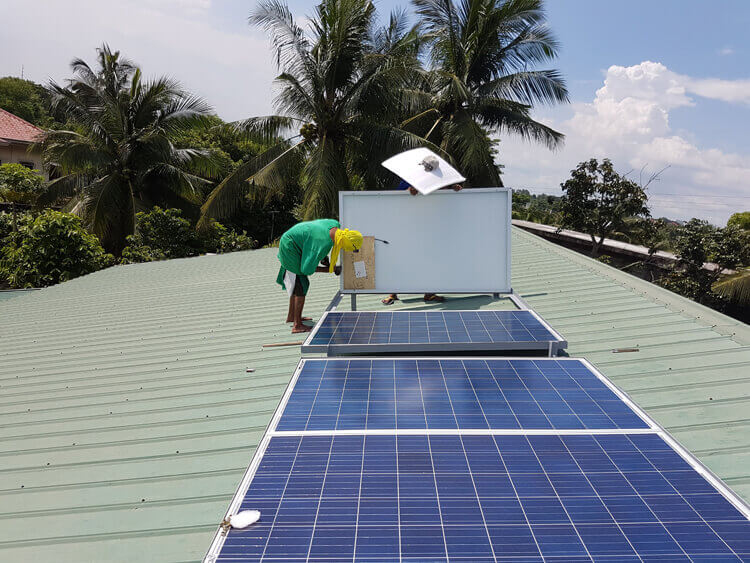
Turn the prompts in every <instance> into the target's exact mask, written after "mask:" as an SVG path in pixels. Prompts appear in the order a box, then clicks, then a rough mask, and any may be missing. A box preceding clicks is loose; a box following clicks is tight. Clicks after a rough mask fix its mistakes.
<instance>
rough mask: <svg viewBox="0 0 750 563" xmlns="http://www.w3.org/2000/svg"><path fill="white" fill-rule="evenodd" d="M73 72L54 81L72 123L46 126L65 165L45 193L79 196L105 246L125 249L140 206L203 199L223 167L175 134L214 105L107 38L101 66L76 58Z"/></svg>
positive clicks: (48, 145)
mask: <svg viewBox="0 0 750 563" xmlns="http://www.w3.org/2000/svg"><path fill="white" fill-rule="evenodd" d="M71 66H72V70H73V78H72V79H71V80H69V81H68V85H67V86H65V87H63V86H59V85H57V84H55V83H51V85H50V92H51V94H52V108H53V110H54V111H55V112H59V113H60V114H62V115H64V116H65V118H66V119H67V121H68V122H69V123H71V124H72V126H73V130H65V131H63V130H56V131H50V132H48V133H47V135H46V138H45V140H44V142H43V148H44V151H45V156H46V159H47V161H48V162H49V163H50V164H51V165H53V166H54V167H55V168H56V169H57V170H59V171H60V172H61V174H62V175H61V177H59V178H58V179H56V180H54V181H52V182H51V183H50V184H49V186H48V188H47V191H46V193H45V194H44V195H43V196H42V197H41V198H40V201H41V202H43V203H46V202H52V201H55V200H57V199H58V198H61V197H71V196H72V197H73V202H72V204H71V209H72V210H73V212H75V213H76V214H78V215H80V216H81V217H83V219H84V222H85V224H86V226H87V227H88V228H89V230H90V231H91V232H93V233H94V234H96V235H97V236H98V237H99V238H100V239H101V241H102V244H103V245H104V247H105V248H106V249H107V250H109V251H111V252H113V253H115V254H119V253H120V251H121V250H122V248H123V246H124V245H125V239H126V237H127V236H128V235H131V234H133V231H134V228H135V214H136V212H137V211H138V209H148V208H150V207H151V206H153V205H155V204H161V205H166V206H169V205H170V204H172V205H171V206H174V205H182V204H184V205H190V204H192V205H196V206H197V205H200V203H201V201H202V192H201V186H202V185H203V184H205V182H206V180H205V179H203V178H201V176H204V177H206V176H211V175H214V174H216V173H218V171H219V169H218V167H217V165H216V162H215V160H214V159H213V158H212V157H211V154H210V151H207V150H200V149H194V148H176V147H175V145H174V143H173V140H174V139H175V138H176V137H177V136H179V135H180V134H181V133H183V132H184V131H186V130H187V129H190V128H191V127H194V126H195V125H197V124H200V123H202V122H204V121H205V120H206V119H207V116H208V115H209V112H210V108H209V106H208V105H207V104H206V103H205V102H204V101H203V100H201V99H200V98H198V97H196V96H193V95H191V94H189V93H187V92H185V91H184V90H183V89H182V88H181V87H180V85H179V84H178V83H177V82H176V81H174V80H172V79H171V78H166V77H161V78H156V79H154V80H152V81H145V80H143V79H142V77H141V71H140V69H138V68H137V67H136V66H135V65H134V64H133V63H132V62H130V61H129V60H127V59H125V58H123V57H121V56H120V53H119V52H118V51H112V50H110V48H109V47H108V46H107V45H103V46H102V47H101V48H100V49H98V67H97V68H96V69H92V68H91V67H90V66H89V65H88V64H86V62H84V61H83V60H81V59H76V60H74V61H73V63H72V65H71Z"/></svg>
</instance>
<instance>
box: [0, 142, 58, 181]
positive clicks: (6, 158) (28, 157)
mask: <svg viewBox="0 0 750 563" xmlns="http://www.w3.org/2000/svg"><path fill="white" fill-rule="evenodd" d="M28 147H29V145H26V144H21V143H17V144H16V143H12V144H9V145H0V164H8V163H9V162H15V163H18V164H27V163H28V164H31V165H32V167H33V168H34V169H35V170H38V171H39V172H42V173H44V167H43V166H42V153H41V152H40V151H29V150H28ZM44 177H45V178H47V174H44Z"/></svg>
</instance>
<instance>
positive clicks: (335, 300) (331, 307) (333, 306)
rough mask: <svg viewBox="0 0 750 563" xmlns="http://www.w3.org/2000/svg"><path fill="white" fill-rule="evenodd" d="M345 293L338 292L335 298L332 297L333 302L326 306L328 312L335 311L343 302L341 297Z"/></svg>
mask: <svg viewBox="0 0 750 563" xmlns="http://www.w3.org/2000/svg"><path fill="white" fill-rule="evenodd" d="M342 297H343V295H342V294H341V292H340V291H337V292H336V295H334V296H333V299H331V302H330V303H329V304H328V307H326V312H328V311H335V310H336V307H338V306H339V303H341V298H342Z"/></svg>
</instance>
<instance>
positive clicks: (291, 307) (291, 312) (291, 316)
mask: <svg viewBox="0 0 750 563" xmlns="http://www.w3.org/2000/svg"><path fill="white" fill-rule="evenodd" d="M286 322H288V323H291V322H294V294H292V295H290V296H289V312H288V313H287V314H286Z"/></svg>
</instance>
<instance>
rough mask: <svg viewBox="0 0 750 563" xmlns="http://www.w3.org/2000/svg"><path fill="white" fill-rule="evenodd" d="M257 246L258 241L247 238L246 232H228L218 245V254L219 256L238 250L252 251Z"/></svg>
mask: <svg viewBox="0 0 750 563" xmlns="http://www.w3.org/2000/svg"><path fill="white" fill-rule="evenodd" d="M256 246H257V243H256V241H254V240H253V239H251V238H250V237H249V236H247V233H246V232H245V231H242V233H238V232H237V231H229V230H228V231H227V232H226V234H225V235H222V237H221V238H220V239H219V243H218V244H217V245H216V252H218V253H219V254H225V253H227V252H235V251H237V250H250V249H252V248H255V247H256Z"/></svg>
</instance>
